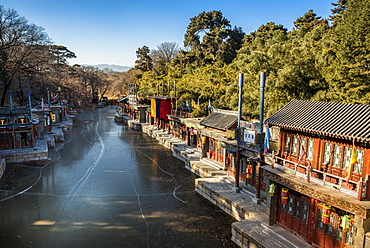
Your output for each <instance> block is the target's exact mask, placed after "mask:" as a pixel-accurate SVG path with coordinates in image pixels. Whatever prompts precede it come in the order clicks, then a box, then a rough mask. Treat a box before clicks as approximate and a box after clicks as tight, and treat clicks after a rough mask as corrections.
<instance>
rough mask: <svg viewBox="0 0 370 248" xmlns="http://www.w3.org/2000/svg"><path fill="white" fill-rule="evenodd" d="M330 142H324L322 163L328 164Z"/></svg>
mask: <svg viewBox="0 0 370 248" xmlns="http://www.w3.org/2000/svg"><path fill="white" fill-rule="evenodd" d="M330 154H331V144H330V143H328V142H325V145H324V161H323V162H324V164H328V165H329V164H330Z"/></svg>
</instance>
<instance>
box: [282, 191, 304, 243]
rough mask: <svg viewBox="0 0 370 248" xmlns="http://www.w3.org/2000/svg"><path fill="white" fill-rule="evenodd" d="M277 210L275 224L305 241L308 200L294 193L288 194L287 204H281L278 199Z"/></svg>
mask: <svg viewBox="0 0 370 248" xmlns="http://www.w3.org/2000/svg"><path fill="white" fill-rule="evenodd" d="M277 210H278V211H277V223H278V224H279V225H280V226H282V227H284V228H286V229H289V230H290V231H291V232H293V233H295V234H298V235H300V236H302V237H303V238H304V239H306V237H307V228H308V213H309V199H308V198H307V197H305V196H303V195H300V194H298V193H296V192H289V195H288V202H287V204H285V205H284V204H281V198H280V199H279V201H278V209H277Z"/></svg>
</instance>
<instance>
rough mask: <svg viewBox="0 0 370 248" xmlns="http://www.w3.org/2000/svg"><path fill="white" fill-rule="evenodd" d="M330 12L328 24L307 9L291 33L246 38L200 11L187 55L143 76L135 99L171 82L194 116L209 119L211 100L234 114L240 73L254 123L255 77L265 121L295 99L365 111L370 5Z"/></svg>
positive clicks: (340, 5) (357, 1) (343, 1)
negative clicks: (262, 81) (155, 84)
mask: <svg viewBox="0 0 370 248" xmlns="http://www.w3.org/2000/svg"><path fill="white" fill-rule="evenodd" d="M332 5H333V9H332V15H331V16H330V18H328V19H323V18H322V17H319V16H317V14H316V13H315V12H314V10H308V11H307V12H306V13H305V14H304V15H303V16H302V17H298V18H297V19H296V21H295V22H294V28H293V30H291V31H288V30H287V29H286V28H285V27H283V26H282V25H280V24H275V23H274V22H269V23H266V24H263V25H261V26H260V27H259V28H258V29H257V30H256V31H254V32H252V33H250V34H247V35H245V34H244V33H243V31H242V30H241V28H234V29H231V27H230V22H229V21H228V20H227V19H226V18H225V17H223V16H222V13H221V12H220V11H212V12H202V13H200V14H199V15H198V16H196V17H193V18H191V19H190V24H189V26H188V30H187V32H186V34H185V40H184V45H185V46H186V47H188V48H189V49H188V50H183V51H180V52H179V53H178V54H177V56H176V57H175V58H174V59H173V60H172V61H171V62H170V63H169V64H168V66H167V70H166V71H164V72H163V73H162V74H160V75H159V74H156V75H154V74H151V73H150V72H146V73H144V74H147V76H145V80H144V77H143V78H142V79H140V85H141V86H143V87H142V88H141V93H142V94H143V95H144V96H145V95H150V94H146V93H149V92H151V93H152V92H153V91H148V92H146V89H149V87H148V85H150V83H149V82H150V81H155V80H157V81H158V80H159V81H160V80H162V81H163V82H166V81H168V80H169V81H171V82H173V81H176V87H177V95H176V96H177V97H179V98H180V99H183V100H189V101H190V100H194V101H195V102H197V101H198V99H199V102H200V108H201V109H202V111H199V110H197V111H196V114H199V115H202V114H206V113H207V106H208V101H209V100H210V101H211V103H212V105H213V107H216V108H224V109H230V110H237V105H238V74H239V73H244V78H245V84H244V95H243V114H244V115H245V116H249V117H250V118H254V117H257V116H258V114H259V98H260V88H259V75H260V72H266V73H267V84H266V89H265V98H266V99H265V107H266V115H267V116H268V115H271V114H273V113H274V112H276V111H277V110H278V109H279V108H281V107H282V106H284V105H285V104H286V103H287V102H289V101H290V100H293V99H302V100H313V101H336V102H346V103H362V104H369V103H370V100H369V99H370V87H369V84H370V83H369V57H370V54H369V52H370V40H369V38H370V35H369V34H370V16H369V15H368V13H370V0H338V2H337V3H333V4H332ZM157 92H159V91H157ZM168 92H170V93H171V92H172V91H168ZM159 93H160V92H159ZM172 94H173V93H172ZM171 96H173V95H171ZM194 109H198V108H194Z"/></svg>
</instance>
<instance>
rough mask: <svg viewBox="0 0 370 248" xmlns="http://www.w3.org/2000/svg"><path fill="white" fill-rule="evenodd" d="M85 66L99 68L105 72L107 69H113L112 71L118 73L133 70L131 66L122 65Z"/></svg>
mask: <svg viewBox="0 0 370 248" xmlns="http://www.w3.org/2000/svg"><path fill="white" fill-rule="evenodd" d="M84 66H93V67H97V68H99V69H100V70H103V69H105V68H108V69H111V70H112V71H118V72H124V71H128V70H130V69H131V67H129V66H122V65H108V64H99V65H84Z"/></svg>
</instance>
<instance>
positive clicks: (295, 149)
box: [292, 135, 298, 155]
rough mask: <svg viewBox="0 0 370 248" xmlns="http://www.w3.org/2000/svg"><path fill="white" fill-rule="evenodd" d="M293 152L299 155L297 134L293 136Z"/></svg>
mask: <svg viewBox="0 0 370 248" xmlns="http://www.w3.org/2000/svg"><path fill="white" fill-rule="evenodd" d="M292 154H293V155H298V137H297V136H296V135H294V136H293V142H292Z"/></svg>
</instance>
